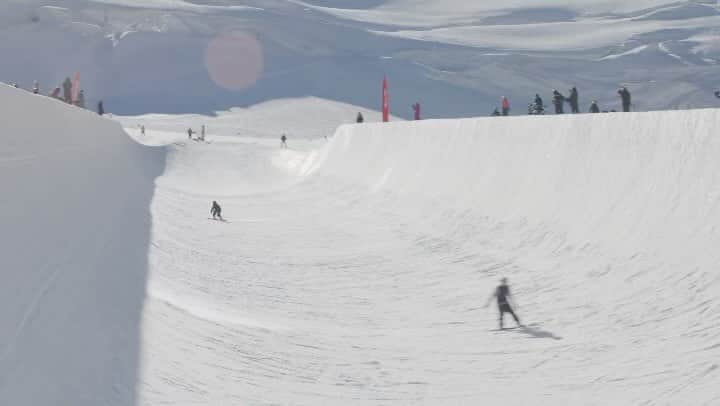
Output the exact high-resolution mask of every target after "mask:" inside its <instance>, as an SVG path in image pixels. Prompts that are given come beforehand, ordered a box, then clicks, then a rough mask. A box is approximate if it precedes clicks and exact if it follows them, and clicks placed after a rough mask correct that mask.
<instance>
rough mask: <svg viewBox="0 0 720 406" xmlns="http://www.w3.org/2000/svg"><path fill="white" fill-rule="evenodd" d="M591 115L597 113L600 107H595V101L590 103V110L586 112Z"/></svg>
mask: <svg viewBox="0 0 720 406" xmlns="http://www.w3.org/2000/svg"><path fill="white" fill-rule="evenodd" d="M588 111H589V112H591V113H599V112H600V107H598V105H597V100H593V101H592V103H590V110H588Z"/></svg>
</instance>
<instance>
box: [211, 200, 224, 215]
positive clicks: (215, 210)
mask: <svg viewBox="0 0 720 406" xmlns="http://www.w3.org/2000/svg"><path fill="white" fill-rule="evenodd" d="M221 212H222V209H221V208H220V205H219V204H218V202H216V201H215V200H213V204H212V208H211V209H210V214H212V216H213V220H217V219H220V220H222V219H223V218H222V214H221Z"/></svg>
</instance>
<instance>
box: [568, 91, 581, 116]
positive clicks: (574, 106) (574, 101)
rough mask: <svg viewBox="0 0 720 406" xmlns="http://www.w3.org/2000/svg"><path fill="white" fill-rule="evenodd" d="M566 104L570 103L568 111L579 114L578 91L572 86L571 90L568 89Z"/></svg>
mask: <svg viewBox="0 0 720 406" xmlns="http://www.w3.org/2000/svg"><path fill="white" fill-rule="evenodd" d="M568 103H570V111H572V112H573V113H579V112H580V103H579V101H578V91H577V88H575V87H574V86H573V88H572V89H570V96H569V97H568Z"/></svg>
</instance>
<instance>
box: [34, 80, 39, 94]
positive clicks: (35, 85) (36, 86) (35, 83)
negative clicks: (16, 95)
mask: <svg viewBox="0 0 720 406" xmlns="http://www.w3.org/2000/svg"><path fill="white" fill-rule="evenodd" d="M38 93H40V85H39V84H38V81H37V80H35V81H33V94H38Z"/></svg>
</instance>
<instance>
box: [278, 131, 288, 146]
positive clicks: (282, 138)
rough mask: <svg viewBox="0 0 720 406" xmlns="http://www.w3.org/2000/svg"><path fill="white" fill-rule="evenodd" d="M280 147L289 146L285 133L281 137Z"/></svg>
mask: <svg viewBox="0 0 720 406" xmlns="http://www.w3.org/2000/svg"><path fill="white" fill-rule="evenodd" d="M280 148H287V136H286V135H285V134H283V135H282V137H280Z"/></svg>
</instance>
